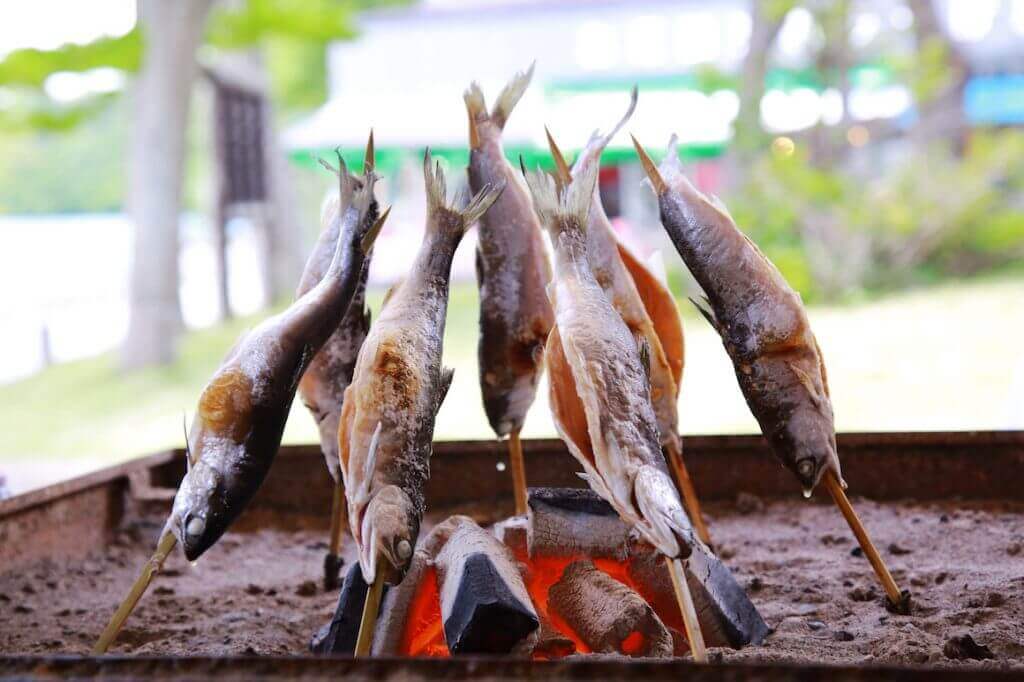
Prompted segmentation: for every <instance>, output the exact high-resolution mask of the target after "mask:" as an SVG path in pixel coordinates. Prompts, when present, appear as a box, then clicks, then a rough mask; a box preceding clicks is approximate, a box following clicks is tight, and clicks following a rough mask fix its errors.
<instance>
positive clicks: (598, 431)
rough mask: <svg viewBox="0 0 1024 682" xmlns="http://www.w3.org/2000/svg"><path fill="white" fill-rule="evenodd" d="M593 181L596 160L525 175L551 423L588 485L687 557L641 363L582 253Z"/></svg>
mask: <svg viewBox="0 0 1024 682" xmlns="http://www.w3.org/2000/svg"><path fill="white" fill-rule="evenodd" d="M596 180H597V166H596V165H593V166H591V167H590V168H589V169H588V170H587V171H586V172H585V173H583V174H582V175H581V176H580V177H578V178H574V179H573V180H572V181H571V182H570V183H569V185H568V186H567V187H557V186H556V184H555V181H554V180H553V179H552V178H550V177H549V176H547V175H546V174H541V173H531V174H528V175H527V183H528V185H529V187H530V191H531V194H532V196H533V203H534V207H535V209H536V210H537V213H538V215H539V216H540V219H541V222H542V223H543V224H544V226H545V227H546V228H547V229H548V231H549V233H550V235H551V240H552V242H553V244H554V251H555V269H554V275H555V276H554V280H553V281H552V283H551V285H550V287H549V288H548V292H549V296H550V297H551V299H552V303H553V305H554V309H555V327H554V329H553V330H552V332H551V335H550V337H549V338H548V343H547V350H546V358H547V362H548V368H549V372H550V374H549V383H550V385H551V403H552V408H553V410H554V417H555V425H556V427H557V428H558V431H559V433H560V435H561V436H562V438H563V440H564V441H565V442H566V445H567V446H568V447H569V450H570V452H571V453H572V454H573V455H574V456H575V457H576V458H577V460H578V461H579V462H580V464H581V465H582V466H583V469H584V474H583V476H584V477H585V479H586V480H587V482H588V483H589V485H590V487H591V488H592V489H593V490H594V492H596V493H597V494H599V495H601V497H603V498H604V499H605V500H607V501H608V503H609V504H611V505H612V507H613V508H614V509H615V510H616V511H617V512H618V514H619V515H620V517H622V519H623V520H624V521H625V522H626V523H628V524H630V525H631V526H633V527H634V528H635V529H636V530H637V531H638V532H639V533H640V535H641V536H642V537H643V538H644V539H645V540H647V541H648V542H650V543H651V544H652V545H654V546H655V547H657V548H658V550H659V551H661V552H662V553H664V554H665V555H666V556H669V557H684V558H685V557H687V556H689V554H690V551H691V547H692V546H693V544H694V543H695V542H699V540H697V539H696V538H695V537H694V535H693V529H692V527H691V525H690V520H689V518H688V517H687V515H686V512H685V511H684V510H683V507H682V503H681V502H680V500H679V496H678V493H677V492H676V488H675V485H674V484H673V483H672V479H671V478H670V477H669V474H668V471H667V468H666V465H665V458H664V456H663V455H662V451H661V444H660V438H659V432H658V423H657V418H656V416H655V413H654V408H653V406H652V404H651V392H650V380H649V376H648V370H647V367H646V366H645V361H644V359H643V358H642V354H641V350H640V348H639V347H638V346H637V342H636V339H635V337H634V336H633V334H632V333H631V332H630V330H629V328H628V327H627V326H626V324H625V323H624V322H623V321H622V317H621V316H620V315H619V313H618V312H617V311H616V310H615V308H614V307H612V304H611V302H610V301H609V300H608V297H607V296H606V295H605V293H604V291H603V289H602V288H601V285H600V284H599V283H598V282H597V280H596V278H595V277H594V274H593V272H592V270H591V268H590V263H589V260H588V257H587V241H586V229H587V227H586V226H587V218H588V213H589V208H590V203H591V199H592V196H593V192H594V187H595V183H596Z"/></svg>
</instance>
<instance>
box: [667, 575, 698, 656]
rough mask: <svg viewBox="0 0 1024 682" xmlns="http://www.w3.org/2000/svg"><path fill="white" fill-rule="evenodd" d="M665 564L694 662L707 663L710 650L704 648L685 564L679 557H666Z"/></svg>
mask: <svg viewBox="0 0 1024 682" xmlns="http://www.w3.org/2000/svg"><path fill="white" fill-rule="evenodd" d="M665 563H666V564H667V565H668V572H669V575H671V576H672V588H673V589H674V590H675V592H676V601H678V602H679V612H680V613H681V614H682V616H683V628H684V629H685V630H686V639H687V640H688V641H689V642H690V653H691V654H693V660H695V661H696V662H697V663H707V662H708V650H707V647H706V646H704V635H703V634H702V633H701V631H700V622H699V621H698V620H697V609H696V608H694V606H693V596H692V595H691V594H690V586H689V585H688V584H687V583H686V574H685V573H684V572H683V562H682V561H681V560H680V559H679V558H678V557H677V558H670V557H665Z"/></svg>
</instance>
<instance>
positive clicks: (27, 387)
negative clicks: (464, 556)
mask: <svg viewBox="0 0 1024 682" xmlns="http://www.w3.org/2000/svg"><path fill="white" fill-rule="evenodd" d="M382 293H383V292H374V294H373V295H371V307H372V309H373V310H374V311H376V310H379V308H380V300H381V297H382ZM680 310H682V311H683V315H684V324H685V326H686V342H687V359H686V372H685V376H684V381H683V390H682V399H681V401H680V422H681V425H682V430H683V432H684V433H738V432H753V431H755V430H756V424H755V422H754V421H753V419H752V418H751V416H750V414H749V412H748V411H747V408H746V405H745V404H744V402H743V399H742V396H741V395H740V393H739V390H738V388H737V386H736V380H735V377H734V376H733V374H732V368H731V365H730V364H729V362H728V359H727V357H726V355H725V352H724V351H723V350H722V347H721V343H720V342H719V340H718V337H717V335H715V334H714V333H713V332H712V330H711V329H710V327H709V326H708V325H707V323H705V322H704V320H702V319H700V318H698V317H697V315H696V314H695V313H694V312H693V311H692V307H691V306H690V304H689V303H686V302H685V301H682V302H680ZM810 315H811V319H812V323H813V326H814V329H815V332H816V334H817V335H818V339H819V341H820V344H821V347H822V351H823V353H824V354H825V360H826V363H827V365H828V369H829V380H830V384H831V387H832V396H833V402H834V407H835V413H836V423H837V427H838V429H839V430H841V431H867V430H944V429H1000V428H1014V427H1015V428H1024V352H1022V349H1024V342H1022V339H1024V278H1021V277H1020V276H1017V277H1004V278H996V279H984V280H975V281H969V282H959V283H950V284H944V285H941V286H936V287H931V288H927V289H921V290H916V291H911V292H907V293H901V294H896V295H890V296H886V297H882V298H879V299H876V300H871V301H867V302H863V303H858V304H851V305H843V306H836V307H814V308H812V309H811V311H810ZM476 317H477V296H476V289H475V287H474V286H473V285H472V284H460V285H458V286H456V287H455V288H454V289H453V291H452V297H451V303H450V308H449V316H448V327H447V333H446V340H445V364H446V365H448V366H451V367H454V368H455V370H456V371H455V381H454V383H453V385H452V389H451V392H450V393H449V394H448V399H447V401H446V402H445V404H444V406H443V407H442V408H441V412H440V414H439V415H438V421H437V431H436V437H437V438H439V439H450V438H491V437H493V434H492V433H491V431H490V429H489V427H488V425H487V421H486V418H485V417H484V412H483V408H482V406H481V403H480V393H479V387H478V385H477V368H476ZM253 321H254V320H253V319H247V320H237V321H234V322H232V323H230V324H227V325H223V326H221V327H217V328H214V329H209V330H203V331H197V332H192V333H190V334H188V335H187V336H186V337H185V338H184V341H183V343H182V346H181V353H180V359H179V361H178V362H177V363H175V364H174V365H172V366H169V367H164V368H159V369H151V370H146V371H143V372H139V373H135V374H131V375H124V374H121V373H119V372H118V370H117V367H116V357H115V356H114V355H112V354H111V355H105V356H101V357H97V358H94V359H90V360H85V361H80V362H74V363H69V364H65V365H60V366H57V367H53V368H51V369H48V370H46V371H44V372H42V373H40V374H38V375H36V376H34V377H32V378H29V379H27V380H24V381H20V382H17V383H13V384H8V385H6V386H0V415H2V419H3V427H2V429H0V472H2V471H3V470H5V469H6V470H8V472H9V477H10V478H11V479H12V482H11V483H12V487H15V488H16V489H18V488H24V487H25V486H26V485H28V484H27V483H25V482H24V481H30V482H31V483H36V482H44V481H45V480H53V479H56V478H61V477H64V476H66V475H68V474H70V473H73V472H78V471H82V470H85V469H87V468H93V467H96V466H99V465H103V464H108V463H113V462H116V461H119V460H123V459H126V458H129V457H132V456H135V455H139V454H142V453H146V452H149V451H152V450H156V449H160V448H164V447H167V446H172V445H181V444H182V442H183V435H182V415H183V414H185V413H187V414H188V417H189V419H191V416H192V412H193V410H194V407H195V402H196V399H197V397H198V395H199V393H200V391H201V390H202V387H203V386H204V384H205V382H206V381H207V379H208V378H209V376H210V374H211V373H212V372H213V370H214V369H215V368H216V367H217V365H218V363H219V361H220V359H221V358H222V356H223V355H224V353H225V352H226V351H227V349H228V348H229V347H230V346H231V345H232V343H233V342H234V340H235V338H236V337H237V336H238V334H239V333H240V332H241V331H242V330H243V329H245V328H247V327H248V326H250V325H251V324H252V323H253ZM294 412H295V414H293V416H292V418H291V419H290V420H289V422H288V428H287V430H286V432H285V441H286V442H293V443H294V442H312V441H314V440H315V439H316V432H315V430H314V428H313V421H312V419H311V418H310V416H309V415H308V414H307V413H306V410H305V408H304V407H303V406H302V404H301V402H300V401H298V400H296V403H295V409H294ZM524 434H525V435H526V436H550V435H554V428H553V426H552V424H551V419H550V416H549V412H548V406H547V400H546V386H542V387H541V391H540V393H539V395H538V400H537V402H536V403H535V405H534V407H533V409H532V410H531V412H530V416H529V418H528V419H527V423H526V428H525V432H524ZM19 471H20V472H22V475H20V476H19V475H17V472H19ZM25 471H28V472H30V473H32V472H34V473H35V475H34V476H32V475H25V473H24V472H25ZM62 474H63V476H62Z"/></svg>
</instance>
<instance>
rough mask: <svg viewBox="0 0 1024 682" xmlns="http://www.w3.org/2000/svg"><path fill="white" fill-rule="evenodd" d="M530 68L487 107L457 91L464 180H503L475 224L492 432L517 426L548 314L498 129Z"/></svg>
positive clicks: (525, 209)
mask: <svg viewBox="0 0 1024 682" xmlns="http://www.w3.org/2000/svg"><path fill="white" fill-rule="evenodd" d="M532 76H533V67H532V66H531V67H530V68H529V70H527V71H526V72H524V73H520V74H517V75H516V76H515V77H514V78H513V79H512V80H511V81H510V82H509V83H508V85H506V86H505V88H504V90H502V92H501V93H500V94H499V95H498V99H497V101H496V102H495V105H494V108H493V110H492V111H491V112H488V111H487V107H486V104H485V102H484V95H483V93H482V92H481V91H480V88H479V86H478V85H477V84H476V83H473V84H472V85H470V87H469V89H468V90H467V91H466V93H465V96H464V98H465V102H466V109H467V112H468V114H469V131H470V132H469V138H470V155H469V168H468V174H469V186H470V189H471V190H472V191H474V192H479V191H480V190H481V189H482V188H483V187H485V186H486V185H491V186H497V185H501V184H503V185H504V186H505V191H504V192H502V194H501V197H500V198H499V199H498V200H497V201H496V202H495V204H494V206H492V207H491V209H490V210H489V211H488V212H487V213H486V214H484V216H483V217H482V218H481V219H480V224H479V230H478V233H479V241H478V242H477V253H476V274H477V283H478V285H479V287H480V340H479V345H478V358H479V368H480V389H481V392H482V394H483V401H484V411H485V412H486V413H487V419H488V421H489V422H490V425H491V428H492V429H494V432H495V433H496V434H497V435H498V436H499V437H502V436H507V435H509V434H510V433H512V432H518V431H519V430H520V429H522V427H523V421H524V420H525V419H526V413H527V411H528V410H529V408H530V405H532V404H533V401H534V398H535V397H536V393H537V383H538V382H539V380H540V376H541V374H542V373H543V370H544V365H543V351H544V343H545V341H546V340H547V336H548V332H549V331H550V330H551V325H552V324H553V322H554V314H553V312H552V310H551V304H550V303H549V302H548V299H547V296H546V294H545V288H546V286H547V284H548V282H549V281H550V280H551V264H550V263H549V262H548V256H547V251H546V249H545V246H544V239H543V237H542V235H541V228H540V225H539V223H538V222H537V217H536V215H535V214H534V212H533V208H532V206H531V204H530V197H529V194H528V193H527V190H526V187H525V186H524V184H523V181H522V178H521V177H520V176H519V174H518V173H517V172H516V171H515V170H513V168H512V166H511V165H510V164H509V163H508V160H507V159H506V158H505V150H504V148H503V146H502V141H501V136H502V129H503V128H504V126H505V122H506V121H507V120H508V117H509V115H510V114H511V113H512V109H513V107H515V105H516V103H517V102H518V101H519V99H520V97H521V96H522V94H523V92H524V91H525V90H526V88H527V86H528V85H529V82H530V79H531V77H532Z"/></svg>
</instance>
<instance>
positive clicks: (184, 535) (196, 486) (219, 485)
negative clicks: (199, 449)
mask: <svg viewBox="0 0 1024 682" xmlns="http://www.w3.org/2000/svg"><path fill="white" fill-rule="evenodd" d="M229 522H230V518H229V515H228V513H227V490H226V487H225V485H224V477H223V475H222V474H221V473H220V472H219V471H217V469H215V468H214V467H213V466H211V465H210V464H209V463H207V462H205V461H203V460H202V459H200V460H198V461H196V463H195V464H193V465H192V466H191V467H190V468H189V471H188V473H187V474H185V478H184V480H183V481H182V482H181V486H180V487H179V488H178V492H177V494H176V495H175V496H174V506H173V507H172V508H171V518H170V520H169V521H168V526H169V530H170V531H171V532H173V533H174V535H175V536H177V538H178V542H180V543H181V547H182V549H183V550H184V551H185V557H186V558H187V559H188V560H189V561H194V560H195V559H198V558H199V556H200V555H202V554H203V552H205V551H206V550H207V549H209V548H210V547H211V546H212V545H213V544H214V543H215V542H216V541H217V540H218V539H219V538H220V536H221V535H223V534H224V531H225V530H227V527H228V523H229Z"/></svg>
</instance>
